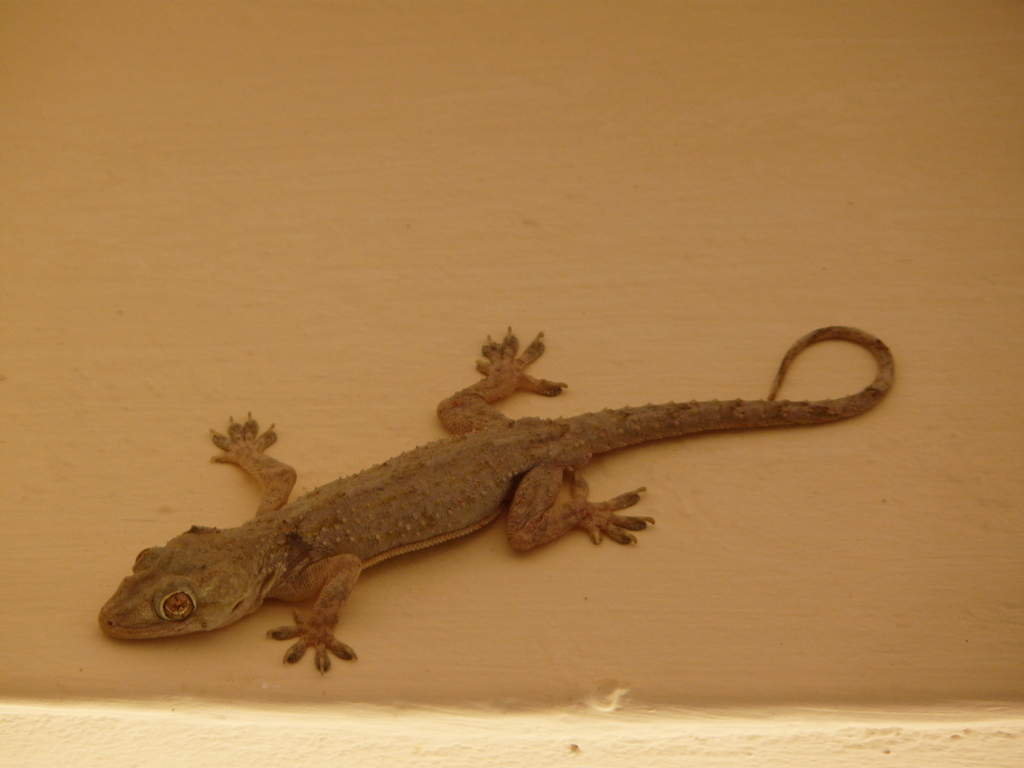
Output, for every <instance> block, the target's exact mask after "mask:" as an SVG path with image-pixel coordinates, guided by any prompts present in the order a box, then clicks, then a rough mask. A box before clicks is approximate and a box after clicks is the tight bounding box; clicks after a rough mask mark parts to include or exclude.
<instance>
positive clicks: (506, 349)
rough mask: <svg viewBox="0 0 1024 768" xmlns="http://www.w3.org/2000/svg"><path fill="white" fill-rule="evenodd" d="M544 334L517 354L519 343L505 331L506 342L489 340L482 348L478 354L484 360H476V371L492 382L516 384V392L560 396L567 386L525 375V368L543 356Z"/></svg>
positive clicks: (503, 340)
mask: <svg viewBox="0 0 1024 768" xmlns="http://www.w3.org/2000/svg"><path fill="white" fill-rule="evenodd" d="M543 338H544V334H543V333H538V334H537V337H536V338H535V339H534V340H533V341H531V342H530V344H529V346H528V347H527V348H526V349H524V350H523V354H521V355H519V357H516V355H517V354H518V353H519V339H517V338H516V336H515V334H514V333H512V329H511V328H509V329H508V333H506V334H505V338H504V339H502V340H501V341H500V342H497V341H494V340H493V339H492V338H491V337H490V336H488V337H487V343H486V344H484V346H483V349H481V353H482V354H483V356H484V357H485V358H487V359H486V360H478V361H477V363H476V369H477V370H478V371H480V373H482V374H483V375H484V376H486V377H488V378H491V379H512V380H514V381H515V383H516V389H525V390H528V391H530V392H536V393H537V394H538V395H544V396H545V397H554V396H555V395H557V394H559V393H560V392H561V391H562V390H563V389H565V387H567V386H569V385H568V384H563V383H562V382H558V381H548V380H547V379H535V378H534V377H533V376H530V375H529V374H527V373H526V372H525V370H526V367H527V366H528V365H530V363H532V362H534V361H535V360H536V359H537V358H538V357H540V356H541V355H542V354H544V342H543V341H542V339H543Z"/></svg>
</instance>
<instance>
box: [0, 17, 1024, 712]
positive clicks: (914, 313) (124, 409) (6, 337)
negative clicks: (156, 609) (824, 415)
mask: <svg viewBox="0 0 1024 768" xmlns="http://www.w3.org/2000/svg"><path fill="white" fill-rule="evenodd" d="M1022 54H1024V4H1021V3H1015V2H994V1H993V2H990V1H988V0H985V1H980V2H978V1H970V2H968V1H966V0H964V1H962V2H961V1H957V2H952V1H941V0H940V1H939V2H900V3H892V2H888V0H886V1H885V2H873V1H871V0H869V1H868V2H861V1H859V0H858V1H857V2H846V1H842V2H832V3H826V4H822V3H817V2H811V1H810V0H793V1H792V2H779V3H762V2H752V1H750V0H736V1H735V2H715V3H704V2H643V3H636V2H608V3H590V2H577V1H575V0H570V1H569V2H559V3H545V2H535V1H534V0H526V1H524V2H506V1H505V0H498V1H496V2H488V3H477V2H451V1H450V0H442V1H441V2H437V3H420V2H388V1H385V2H318V3H294V2H256V3H250V2H210V3H205V2H203V3H200V2H195V3H180V2H174V3H159V4H156V3H153V4H151V3H136V2H77V3H42V2H39V3H36V2H33V3H21V2H3V3H0V374H2V375H3V376H4V377H5V378H4V380H3V381H0V474H2V478H3V482H0V521H2V525H3V535H2V536H0V626H2V627H3V632H2V633H0V695H2V696H4V697H21V698H23V699H24V698H27V699H29V700H34V699H46V700H55V699H56V700H64V701H68V700H80V699H95V698H111V699H117V700H123V701H129V702H137V701H141V700H152V699H156V700H165V699H166V698H167V697H176V696H186V697H191V698H193V699H199V700H206V701H210V700H227V701H231V702H235V703H243V704H244V703H256V704H260V705H262V706H272V705H277V704H280V703H296V704H298V703H315V702H334V703H344V702H359V703H375V704H390V703H395V702H413V703H417V704H422V705H460V704H466V703H473V704H477V703H481V704H489V705H495V706H499V707H502V706H506V705H522V704H528V705H541V706H543V705H561V704H568V703H572V702H578V701H581V700H585V699H587V698H588V697H592V696H598V697H601V696H606V695H610V694H611V692H615V691H626V692H628V693H626V694H625V696H626V698H627V699H628V700H630V701H635V702H641V703H647V704H652V705H666V706H667V705H677V706H691V707H696V706H703V705H709V704H714V705H716V706H728V705H731V704H746V705H753V704H782V703H794V702H798V703H814V704H822V705H824V704H840V703H846V704H857V705H858V706H859V705H865V706H866V705H872V704H880V703H892V702H903V703H908V702H916V703H934V702H943V701H949V700H960V699H985V700H1010V701H1019V700H1020V699H1021V698H1022V697H1024V668H1022V663H1021V659H1022V658H1024V558H1022V547H1024V514H1022V510H1021V499H1022V498H1024V466H1022V464H1024V450H1022V449H1024V429H1022V427H1024V418H1022V417H1024V405H1022V399H1021V396H1020V394H1021V385H1020V382H1021V376H1022V373H1024V348H1022V331H1024V301H1022V298H1024V141H1022V139H1024V136H1022V132H1021V126H1022V125H1024V55H1022ZM829 324H847V325H855V326H858V327H863V328H865V329H866V330H868V331H871V332H873V333H875V334H877V335H879V336H880V337H882V338H883V339H885V340H886V341H887V342H888V343H889V344H890V345H891V347H892V348H893V350H894V352H895V354H896V359H897V382H896V386H895V388H894V390H893V392H892V393H891V396H890V397H889V399H887V400H886V401H885V402H884V403H883V404H882V405H881V406H880V407H878V408H877V409H876V410H875V411H872V412H871V413H869V414H867V415H865V416H863V417H861V418H858V419H855V420H853V421H850V422H847V423H842V424H835V425H830V426H827V427H818V428H807V429H795V430H789V431H786V430H782V431H779V430H775V431H763V432H746V433H742V434H728V435H710V436H703V437H696V438H693V439H688V440H681V441H676V442H668V443H663V444H657V445H648V446H644V447H642V448H638V449H634V450H630V451H625V452H622V453H621V454H618V455H614V456H608V457H604V458H602V459H601V460H599V461H595V462H593V463H592V464H591V466H590V467H588V469H587V470H586V472H585V476H586V478H587V479H588V481H589V482H590V485H591V488H592V494H593V497H594V498H597V499H601V498H607V497H609V496H613V495H615V494H618V493H621V492H623V491H626V490H630V489H632V488H635V487H637V486H640V485H643V486H646V487H647V488H648V493H647V494H646V495H645V497H644V499H643V501H642V503H641V507H640V508H639V509H640V512H639V513H640V514H644V515H651V516H653V517H655V518H656V519H657V525H655V526H653V528H652V529H651V530H648V531H646V532H643V533H642V534H641V535H640V543H639V544H638V545H637V546H635V547H620V546H617V545H615V544H614V543H611V542H607V541H606V542H604V543H603V544H601V545H600V546H598V547H595V546H593V545H592V544H591V542H590V541H589V540H588V538H587V537H586V536H585V535H584V534H583V533H579V534H578V535H570V536H566V537H565V538H563V539H561V540H559V541H557V542H554V543H553V544H551V545H550V546H547V547H544V548H543V549H541V550H538V551H535V552H531V553H528V554H525V555H516V554H514V553H513V552H512V551H511V550H510V548H509V546H508V544H507V543H506V541H505V537H504V531H503V529H502V525H501V522H500V521H499V522H498V523H497V524H495V525H493V526H492V527H491V528H489V529H488V530H486V531H484V532H482V533H480V534H478V535H474V536H471V537H468V538H466V539H463V540H459V541H457V542H454V543H451V544H449V545H445V546H443V547H439V548H437V549H435V550H432V551H427V552H422V553H418V554H415V555H411V556H408V557H406V558H403V559H400V560H395V561H393V562H389V563H386V564H383V565H381V566H379V567H377V568H374V569H372V570H370V571H368V572H367V573H366V574H365V575H364V576H363V577H362V578H361V579H360V583H359V584H358V585H357V587H356V590H355V592H354V594H353V597H352V600H351V602H350V604H349V605H348V606H347V608H346V610H345V613H344V615H343V617H342V621H341V624H340V625H339V628H338V635H339V637H341V638H342V639H343V640H345V641H346V642H347V643H349V644H350V645H352V646H353V647H354V648H355V649H356V650H357V651H358V653H359V660H358V662H355V663H351V664H344V663H341V662H336V664H335V668H334V669H333V670H332V671H331V672H330V674H328V675H326V676H321V675H319V674H318V673H317V672H316V671H315V669H314V668H313V664H312V661H311V660H310V659H306V660H304V661H303V663H301V664H299V665H298V666H296V667H292V666H285V665H283V664H282V663H281V656H282V654H283V652H284V650H285V649H284V647H283V645H282V644H281V643H275V642H272V641H270V640H267V639H265V637H264V633H265V631H266V630H267V628H269V627H275V626H278V625H281V624H285V623H287V622H288V621H289V619H290V614H291V610H292V607H291V606H289V605H286V604H281V603H274V604H268V605H266V606H264V607H263V608H262V609H261V610H260V611H259V612H258V613H256V614H255V615H253V616H251V617H248V618H247V619H245V620H243V621H241V622H239V623H237V624H236V625H233V626H232V627H230V628H227V629H224V630H221V631H217V632H212V633H203V634H200V635H193V636H188V637H182V638H178V639H172V640H163V641H154V642H140V643H130V642H117V641H113V640H110V639H108V638H106V637H105V636H103V635H102V634H101V633H100V631H99V628H98V626H97V623H96V614H97V611H98V609H99V608H100V606H101V605H102V604H103V602H104V601H105V600H106V599H107V597H108V596H109V595H110V593H112V592H113V590H114V588H115V587H116V585H117V584H118V582H119V580H120V579H121V578H122V577H124V576H125V575H127V573H128V572H129V571H130V568H131V565H132V562H133V560H134V557H135V554H136V553H137V552H138V551H139V550H140V549H142V548H143V547H148V546H151V545H154V544H160V543H163V542H164V541H166V540H167V539H169V538H170V537H172V536H174V535H176V534H178V533H180V532H181V531H183V530H185V529H187V528H188V527H190V526H191V525H193V524H201V525H211V526H221V527H228V526H232V525H237V524H239V523H241V522H242V521H244V520H245V519H246V518H247V517H249V516H250V515H251V514H252V513H253V512H254V510H255V505H256V500H257V492H256V489H255V487H254V486H253V485H252V484H251V483H250V482H249V481H247V479H246V478H245V477H243V476H242V475H241V473H239V472H237V471H235V470H234V469H233V468H231V467H226V466H221V465H216V464H211V463H209V462H208V461H207V459H208V457H209V456H211V455H212V454H213V453H214V450H215V449H214V447H213V445H212V444H211V443H210V441H209V434H208V430H209V429H210V428H211V427H215V428H218V429H223V428H224V426H225V424H226V422H227V418H228V416H229V415H234V416H235V417H236V418H239V417H242V416H244V415H245V414H246V412H247V411H250V410H251V411H252V413H253V414H254V416H256V417H257V418H258V419H260V420H261V421H262V422H263V423H264V424H269V423H270V422H274V423H276V424H277V431H278V433H279V434H280V438H281V439H280V442H279V443H278V444H277V445H276V446H274V447H273V448H272V449H271V450H272V453H273V455H275V456H277V457H279V458H281V459H282V460H284V461H287V462H289V463H290V464H292V465H294V466H295V467H296V468H297V469H298V471H299V485H298V486H297V489H296V490H297V492H302V491H304V490H309V489H312V488H313V487H315V486H317V485H319V484H322V483H324V482H327V481H330V480H333V479H334V478H336V477H338V476H339V475H343V474H348V473H352V472H355V471H357V470H359V469H362V468H364V467H366V466H368V465H370V464H372V463H376V462H378V461H382V460H384V459H386V458H388V457H390V456H392V455H394V454H396V453H398V452H400V451H403V450H405V449H408V448H411V447H413V446H415V445H417V444H421V443H424V442H427V441H429V440H432V439H435V438H438V437H441V436H442V434H443V433H442V430H441V428H440V426H439V424H438V423H437V421H436V418H435V415H434V408H435V406H436V404H437V402H438V401H439V400H441V399H442V398H444V397H446V396H447V395H448V394H450V393H451V392H453V391H454V390H456V389H458V388H461V387H463V386H465V385H466V384H468V383H470V382H472V381H473V380H475V377H476V374H475V373H474V370H473V363H474V360H475V358H476V355H477V353H478V350H479V345H480V343H481V342H482V341H483V339H484V338H485V337H486V335H487V334H492V335H498V334H501V333H503V332H504V330H505V328H506V327H507V326H509V325H512V326H513V327H514V328H515V329H516V330H518V331H519V332H520V333H521V334H522V335H523V336H526V337H530V336H532V335H533V334H534V333H536V332H537V331H539V330H543V331H544V332H545V333H546V334H547V340H548V342H549V344H548V351H547V354H546V355H545V357H544V358H543V359H542V360H540V361H539V362H538V363H537V364H536V365H535V373H536V374H537V375H540V376H545V377H548V378H552V379H556V380H561V381H566V382H568V383H569V385H570V386H569V388H568V389H567V390H566V392H565V393H564V394H563V395H562V396H561V397H559V398H557V399H553V400H547V399H542V398H537V397H532V396H529V395H526V394H522V395H518V396H517V397H516V398H514V399H513V400H511V401H510V402H508V404H507V407H506V412H507V413H509V414H511V415H514V416H522V415H540V416H556V415H562V414H573V413H578V412H583V411H588V410H595V409H600V408H603V407H606V406H620V405H625V404H635V405H640V404H643V403H647V402H652V401H653V402H658V401H663V400H670V399H676V400H689V399H693V398H696V399H708V398H716V397H717V398H732V397H748V398H753V397H760V396H763V395H764V394H766V393H767V388H768V385H769V383H770V381H771V378H772V375H773V373H774V369H775V366H776V365H777V364H778V361H779V358H780V357H781V355H782V354H783V352H784V351H785V349H786V347H787V346H788V345H789V344H790V343H791V342H792V341H793V340H795V339H796V338H797V337H798V336H800V335H802V334H803V333H805V332H807V331H809V330H811V329H813V328H815V327H818V326H821V325H829ZM871 365H872V364H871V361H870V359H869V358H868V356H867V355H865V354H864V353H863V352H861V351H860V350H858V349H856V348H854V347H852V346H850V345H845V344H838V343H834V344H828V345H822V346H821V347H820V348H815V349H813V350H809V351H808V352H807V354H806V355H805V356H804V357H802V358H801V359H800V360H799V362H798V364H797V365H796V366H795V367H794V370H793V372H792V376H791V379H790V381H789V382H788V383H787V385H786V388H785V390H784V394H785V395H789V396H792V397H796V398H803V397H822V396H833V395H842V394H846V393H848V392H851V391H854V390H856V389H858V388H860V387H862V386H863V385H864V384H865V383H866V382H867V381H869V380H870V378H871V375H872V373H871V371H872V368H871Z"/></svg>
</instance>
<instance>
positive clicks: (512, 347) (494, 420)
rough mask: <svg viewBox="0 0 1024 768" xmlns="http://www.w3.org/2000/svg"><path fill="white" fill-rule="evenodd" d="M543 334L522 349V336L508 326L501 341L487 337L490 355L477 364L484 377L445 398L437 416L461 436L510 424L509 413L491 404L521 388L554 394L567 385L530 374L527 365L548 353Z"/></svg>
mask: <svg viewBox="0 0 1024 768" xmlns="http://www.w3.org/2000/svg"><path fill="white" fill-rule="evenodd" d="M543 338H544V334H543V333H538V334H537V338H535V339H534V340H533V341H532V342H530V345H529V346H528V347H527V348H526V349H525V350H523V354H521V355H519V357H516V355H517V354H518V352H519V339H517V338H516V337H515V334H513V333H512V329H511V328H509V329H508V333H507V334H505V338H504V339H502V341H501V342H497V341H494V340H492V339H491V337H490V336H488V337H487V343H486V344H484V346H483V350H482V352H483V356H484V357H485V358H486V359H484V360H480V361H478V362H477V364H476V369H477V370H478V371H480V373H482V374H483V375H484V378H483V379H482V380H480V381H478V382H477V383H476V384H473V385H472V386H469V387H466V388H465V389H463V390H461V391H459V392H456V393H455V394H454V395H452V396H451V397H449V398H446V399H445V400H442V401H441V403H440V405H438V406H437V415H438V418H440V419H441V423H442V424H443V425H444V428H445V429H447V430H448V431H449V432H451V433H453V434H456V435H461V434H465V433H466V432H472V431H474V430H477V429H489V428H492V427H500V426H504V425H506V424H510V423H511V422H512V419H510V418H508V417H507V416H505V415H504V414H503V413H501V411H499V410H498V409H497V408H494V407H493V406H492V405H491V404H492V403H496V402H498V401H499V400H504V399H505V398H506V397H508V396H509V395H511V394H512V393H513V392H515V391H516V390H517V389H524V390H527V391H529V392H536V393H537V394H538V395H544V396H545V397H554V396H555V395H557V394H558V393H559V392H561V391H562V390H563V389H564V388H565V387H566V386H567V385H566V384H562V383H560V382H557V381H548V380H547V379H536V378H534V377H533V376H530V375H529V374H528V373H526V367H527V366H528V365H529V364H530V363H532V362H533V361H534V360H536V359H537V358H538V357H540V356H541V355H542V354H544V342H543V341H541V339H543Z"/></svg>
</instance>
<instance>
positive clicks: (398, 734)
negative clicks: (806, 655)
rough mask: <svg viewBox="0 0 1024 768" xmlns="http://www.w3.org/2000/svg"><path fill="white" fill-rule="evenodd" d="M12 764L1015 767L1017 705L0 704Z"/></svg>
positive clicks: (1021, 725)
mask: <svg viewBox="0 0 1024 768" xmlns="http://www.w3.org/2000/svg"><path fill="white" fill-rule="evenodd" d="M0 743H2V744H3V754H4V764H5V765H17V766H34V765H48V766H51V765H62V764H65V765H66V764H73V765H75V766H76V767H79V766H91V765H96V766H110V765H146V766H147V767H148V768H158V767H159V766H165V765H166V766H180V765H218V766H232V765H253V764H260V765H294V764H301V765H302V766H303V768H316V766H321V765H322V766H331V767H332V768H336V766H338V765H339V764H340V763H339V760H344V762H345V764H347V765H370V764H372V765H416V766H440V765H444V766H448V767H449V768H452V767H455V768H458V766H470V765H472V766H481V765H531V766H546V765H579V766H582V765H586V766H616V767H617V768H618V767H621V766H627V765H645V766H651V767H652V768H655V767H657V766H668V765H672V766H680V765H700V766H702V767H707V766H711V767H715V766H734V765H743V766H752V765H753V766H790V765H794V766H795V765H801V766H807V765H827V766H829V768H845V767H846V766H877V765H887V764H889V763H888V762H883V761H884V760H886V759H887V758H889V759H893V760H895V761H897V762H893V763H892V764H893V765H896V764H898V765H899V766H900V767H901V768H916V766H943V768H950V767H951V766H981V765H984V766H1007V767H1009V766H1019V765H1024V705H1021V704H1016V703H1014V704H996V703H973V704H964V705H958V706H949V707H943V708H939V707H927V708H905V707H903V708H879V709H828V708H813V707H805V708H787V709H736V710H725V709H712V710H653V709H650V710H645V709H640V708H627V709H616V708H611V711H601V707H600V706H599V705H595V706H593V707H590V708H583V707H581V708H576V709H563V710H548V711H543V712H541V711H519V712H496V711H484V710H468V709H466V710H441V709H422V708H416V709H413V708H406V709H403V708H388V707H370V706H359V705H332V704H329V705H324V706H322V707H312V706H302V707H289V708H285V709H280V708H278V709H258V708H245V707H240V706H229V705H213V704H205V703H200V702H196V701H165V702H161V703H148V704H142V705H138V704H133V705H128V704H115V703H75V704H68V703H38V702H35V703H29V702H24V703H22V702H10V701H9V702H5V703H0Z"/></svg>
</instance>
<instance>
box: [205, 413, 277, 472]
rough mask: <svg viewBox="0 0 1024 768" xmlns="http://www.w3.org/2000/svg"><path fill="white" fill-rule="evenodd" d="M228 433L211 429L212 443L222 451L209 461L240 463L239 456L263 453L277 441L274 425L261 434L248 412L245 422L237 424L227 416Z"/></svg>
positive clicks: (258, 426)
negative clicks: (223, 433) (224, 433)
mask: <svg viewBox="0 0 1024 768" xmlns="http://www.w3.org/2000/svg"><path fill="white" fill-rule="evenodd" d="M228 421H229V424H228V433H227V434H226V435H222V434H221V433H220V432H217V431H216V430H213V429H211V430H210V434H211V435H212V437H213V442H214V444H215V445H216V446H217V447H218V448H220V449H221V450H222V451H224V453H222V454H218V455H217V456H214V457H213V458H212V459H211V461H219V462H223V463H225V464H241V461H240V459H241V457H242V456H243V455H244V456H252V455H253V454H258V453H263V452H264V451H265V450H266V449H267V448H269V447H270V446H272V445H273V444H274V443H276V442H277V433H276V432H274V425H273V424H271V425H270V426H269V427H268V428H267V430H266V431H265V432H264V433H263V434H262V435H261V434H260V425H259V424H257V423H256V420H255V419H253V417H252V414H251V413H250V414H249V415H248V417H247V418H246V420H245V422H244V423H242V424H239V423H238V422H237V421H235V420H234V419H233V418H231V417H228Z"/></svg>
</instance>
